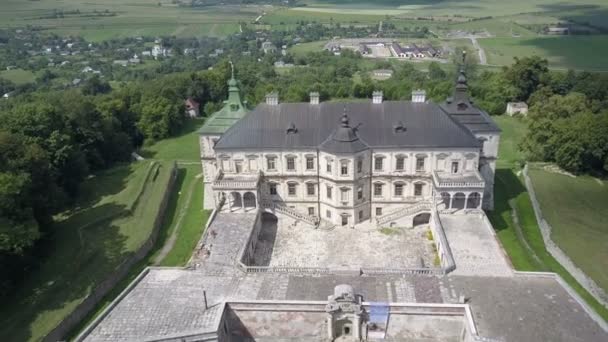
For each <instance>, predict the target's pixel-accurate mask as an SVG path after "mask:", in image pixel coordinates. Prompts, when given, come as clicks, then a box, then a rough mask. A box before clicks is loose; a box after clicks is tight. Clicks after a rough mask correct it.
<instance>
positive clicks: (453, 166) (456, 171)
mask: <svg viewBox="0 0 608 342" xmlns="http://www.w3.org/2000/svg"><path fill="white" fill-rule="evenodd" d="M452 173H458V162H452Z"/></svg>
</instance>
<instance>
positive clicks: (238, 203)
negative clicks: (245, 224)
mask: <svg viewBox="0 0 608 342" xmlns="http://www.w3.org/2000/svg"><path fill="white" fill-rule="evenodd" d="M230 197H231V201H232V203H231V205H230V207H231V208H236V209H240V208H242V207H243V199H242V198H241V194H240V193H238V192H231V193H230Z"/></svg>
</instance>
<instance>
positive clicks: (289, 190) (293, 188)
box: [287, 183, 298, 196]
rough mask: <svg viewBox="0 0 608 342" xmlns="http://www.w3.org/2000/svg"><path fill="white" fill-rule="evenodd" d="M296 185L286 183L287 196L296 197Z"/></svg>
mask: <svg viewBox="0 0 608 342" xmlns="http://www.w3.org/2000/svg"><path fill="white" fill-rule="evenodd" d="M297 189H298V185H297V184H296V183H287V195H288V196H296V195H297Z"/></svg>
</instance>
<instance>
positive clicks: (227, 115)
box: [198, 61, 247, 208]
mask: <svg viewBox="0 0 608 342" xmlns="http://www.w3.org/2000/svg"><path fill="white" fill-rule="evenodd" d="M234 74H235V73H234V64H233V63H232V61H230V79H229V80H228V99H226V100H225V101H224V106H223V107H222V108H221V109H220V110H218V111H217V112H215V113H213V114H211V115H210V116H209V118H208V119H207V120H206V121H205V124H204V125H203V127H201V128H200V130H199V131H198V133H199V142H200V151H201V160H202V164H203V175H204V176H203V182H204V183H205V202H207V201H210V202H209V203H205V208H207V207H212V206H213V195H212V193H211V186H210V185H211V182H213V178H214V175H215V174H216V172H217V165H216V155H215V149H214V147H215V143H216V142H217V141H218V140H219V139H220V138H221V136H222V135H223V134H224V132H226V130H228V128H230V127H231V126H232V125H234V124H235V123H236V122H237V121H239V120H240V119H242V118H243V117H244V116H245V115H246V114H247V107H246V103H245V102H244V101H242V99H241V93H240V90H239V87H238V81H237V79H236V78H235V75H234ZM207 192H209V194H208V193H207Z"/></svg>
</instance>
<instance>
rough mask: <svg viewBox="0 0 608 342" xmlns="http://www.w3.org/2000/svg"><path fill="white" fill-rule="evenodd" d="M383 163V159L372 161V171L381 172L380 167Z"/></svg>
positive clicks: (378, 158)
mask: <svg viewBox="0 0 608 342" xmlns="http://www.w3.org/2000/svg"><path fill="white" fill-rule="evenodd" d="M383 162H384V158H382V157H376V159H374V170H376V171H382V167H383V166H384V165H383Z"/></svg>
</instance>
